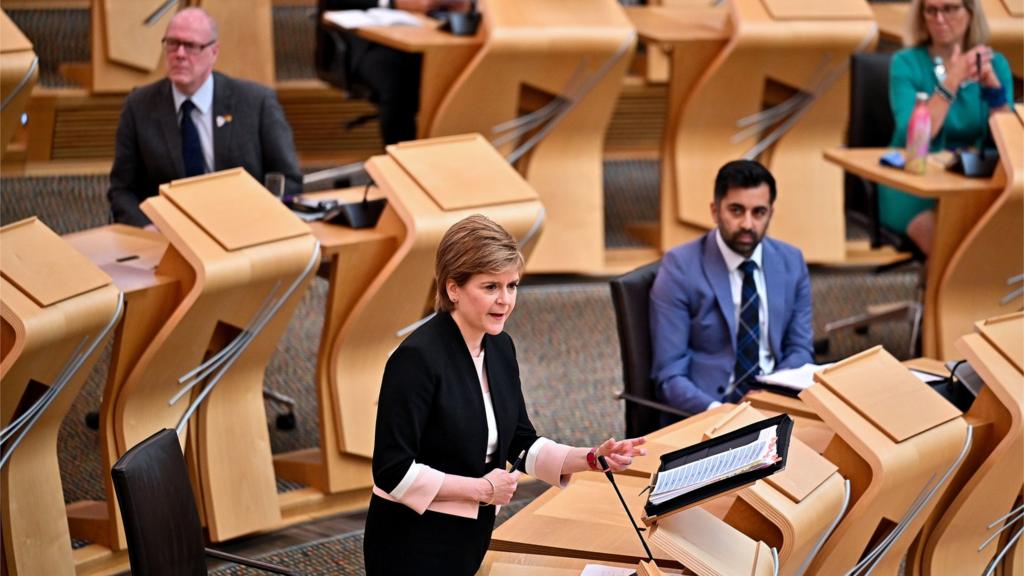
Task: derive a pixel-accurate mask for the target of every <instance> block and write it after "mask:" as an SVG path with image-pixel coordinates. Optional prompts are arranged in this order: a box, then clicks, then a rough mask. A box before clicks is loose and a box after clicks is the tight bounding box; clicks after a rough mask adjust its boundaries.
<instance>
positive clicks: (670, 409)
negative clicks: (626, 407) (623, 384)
mask: <svg viewBox="0 0 1024 576" xmlns="http://www.w3.org/2000/svg"><path fill="white" fill-rule="evenodd" d="M615 397H616V398H618V399H619V400H625V401H626V402H633V403H634V404H639V405H641V406H646V407H648V408H653V409H655V410H658V411H660V412H665V413H666V414H672V415H673V416H682V417H683V418H689V417H690V416H693V414H692V413H690V412H686V411H685V410H680V409H679V408H676V407H675V406H669V405H668V404H662V403H661V402H656V401H654V400H648V399H647V398H641V397H639V396H635V395H633V394H630V393H629V392H618V393H616V394H615Z"/></svg>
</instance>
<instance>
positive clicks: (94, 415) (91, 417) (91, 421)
mask: <svg viewBox="0 0 1024 576" xmlns="http://www.w3.org/2000/svg"><path fill="white" fill-rule="evenodd" d="M85 425H86V426H88V427H89V428H91V429H93V430H99V429H100V413H99V412H97V411H95V410H93V411H90V412H87V413H86V414H85Z"/></svg>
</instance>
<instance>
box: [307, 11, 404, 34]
mask: <svg viewBox="0 0 1024 576" xmlns="http://www.w3.org/2000/svg"><path fill="white" fill-rule="evenodd" d="M324 20H327V21H328V22H330V23H332V24H334V25H336V26H339V27H341V28H348V29H355V28H365V27H367V26H420V25H421V24H420V19H419V18H417V17H416V16H413V15H412V14H411V13H409V12H406V11H405V10H392V9H390V8H370V9H369V10H329V11H327V12H324Z"/></svg>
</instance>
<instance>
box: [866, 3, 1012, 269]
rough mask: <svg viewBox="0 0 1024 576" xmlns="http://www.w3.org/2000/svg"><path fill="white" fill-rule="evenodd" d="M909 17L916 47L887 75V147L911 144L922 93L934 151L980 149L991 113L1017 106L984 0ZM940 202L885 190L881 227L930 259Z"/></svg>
mask: <svg viewBox="0 0 1024 576" xmlns="http://www.w3.org/2000/svg"><path fill="white" fill-rule="evenodd" d="M910 19H911V21H910V32H911V35H912V38H913V40H914V41H915V43H916V45H915V46H914V47H913V48H907V49H905V50H901V51H899V52H897V53H896V54H895V55H894V56H893V59H892V64H891V66H890V69H889V105H890V106H891V107H892V113H893V120H894V121H895V124H896V130H895V133H894V134H893V136H892V142H890V144H889V145H890V146H892V147H894V148H903V147H905V146H906V143H907V124H908V123H909V121H910V114H911V112H912V111H913V109H914V104H915V97H916V94H917V93H918V92H924V93H925V94H929V95H930V96H929V98H928V111H929V112H930V113H931V124H932V139H931V145H930V151H932V152H937V151H940V150H956V149H960V148H968V147H974V148H979V149H980V148H981V146H982V144H983V142H982V140H983V138H984V136H985V134H987V127H988V116H989V114H990V113H991V112H993V111H997V110H1006V109H1007V105H1008V104H1010V103H1012V102H1013V81H1012V76H1011V74H1010V65H1009V64H1008V63H1007V61H1006V58H1005V57H1004V56H1003V55H1002V54H1000V53H998V52H994V51H993V50H992V48H990V47H988V46H986V45H985V42H986V41H987V40H988V35H989V30H988V22H987V21H986V20H985V14H984V13H983V12H982V9H981V5H980V0H914V2H913V3H912V4H911V8H910ZM979 62H980V67H979ZM934 204H935V201H934V200H931V199H926V198H920V197H917V196H911V195H909V194H905V193H903V192H900V191H898V190H895V189H893V188H889V187H887V186H880V187H879V212H880V215H881V220H882V225H884V226H885V227H887V228H889V229H891V230H895V231H897V232H902V233H905V234H906V235H907V236H909V237H910V239H911V240H913V241H914V243H915V244H917V246H918V247H919V248H920V249H921V251H922V252H923V253H925V254H926V255H927V254H928V253H929V252H930V251H931V245H932V236H933V233H934V229H935V211H934Z"/></svg>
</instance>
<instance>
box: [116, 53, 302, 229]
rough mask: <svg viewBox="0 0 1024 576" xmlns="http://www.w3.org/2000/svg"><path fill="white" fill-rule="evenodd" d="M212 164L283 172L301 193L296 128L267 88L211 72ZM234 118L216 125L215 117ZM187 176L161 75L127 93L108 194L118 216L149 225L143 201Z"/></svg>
mask: <svg viewBox="0 0 1024 576" xmlns="http://www.w3.org/2000/svg"><path fill="white" fill-rule="evenodd" d="M213 114H214V124H213V164H214V166H213V169H214V170H215V171H216V170H226V169H228V168H237V167H242V168H245V171H246V172H248V173H249V174H251V175H252V177H253V178H255V179H256V180H258V181H259V182H260V183H261V184H262V183H263V177H264V175H265V174H266V173H267V172H281V173H283V174H284V175H285V179H286V184H285V188H286V193H288V194H297V193H299V192H301V191H302V173H301V172H300V171H299V163H298V158H297V156H296V154H295V144H294V143H293V142H292V129H291V127H290V126H289V125H288V121H287V120H285V117H284V112H283V111H282V110H281V105H280V104H278V102H277V97H276V96H275V95H274V91H273V90H271V89H270V88H267V87H266V86H263V85H260V84H256V83H255V82H249V81H246V80H236V79H234V78H230V77H228V76H225V75H223V74H220V73H219V72H214V73H213ZM217 116H221V117H223V118H225V119H226V118H230V119H231V120H230V122H225V123H223V125H221V126H218V125H217V122H216V117H217ZM184 177H185V163H184V161H183V160H182V154H181V127H180V126H179V124H178V113H177V110H175V109H174V97H173V95H172V94H171V82H170V80H168V79H166V78H164V79H163V80H158V81H157V82H154V83H152V84H147V85H145V86H141V87H139V88H136V89H135V90H133V91H132V92H131V94H129V95H128V97H127V98H126V99H125V102H124V109H122V110H121V120H120V122H119V123H118V125H117V147H116V150H115V152H114V165H113V167H112V168H111V170H110V189H109V190H108V191H107V198H108V199H109V200H110V207H111V209H112V211H113V216H114V221H115V222H123V223H125V224H131V225H134V226H145V225H146V224H149V218H147V217H146V215H145V214H143V213H142V211H141V210H139V204H140V203H141V202H142V201H143V200H145V199H146V198H149V197H150V196H155V195H156V194H157V189H158V187H159V186H160V185H161V184H165V183H167V182H170V181H171V180H177V179H179V178H184Z"/></svg>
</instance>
